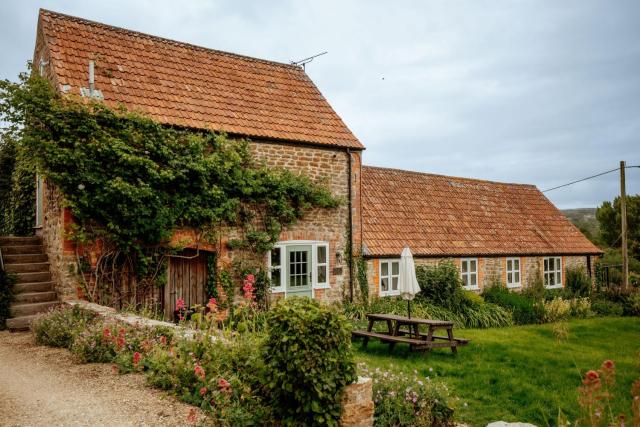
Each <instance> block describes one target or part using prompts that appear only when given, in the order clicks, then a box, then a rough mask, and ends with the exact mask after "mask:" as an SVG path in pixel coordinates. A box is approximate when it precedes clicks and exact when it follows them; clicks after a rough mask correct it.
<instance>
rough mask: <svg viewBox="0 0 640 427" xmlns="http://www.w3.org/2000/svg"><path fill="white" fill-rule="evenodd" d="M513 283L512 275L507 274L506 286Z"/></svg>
mask: <svg viewBox="0 0 640 427" xmlns="http://www.w3.org/2000/svg"><path fill="white" fill-rule="evenodd" d="M509 283H513V275H512V274H511V273H507V284H509Z"/></svg>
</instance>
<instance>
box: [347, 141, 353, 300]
mask: <svg viewBox="0 0 640 427" xmlns="http://www.w3.org/2000/svg"><path fill="white" fill-rule="evenodd" d="M347 169H348V171H347V172H348V174H349V177H348V186H349V190H348V194H349V196H348V197H349V242H348V245H349V259H348V260H347V265H348V266H349V301H350V302H353V200H352V199H353V192H352V191H351V186H352V178H351V169H352V167H351V149H350V148H347Z"/></svg>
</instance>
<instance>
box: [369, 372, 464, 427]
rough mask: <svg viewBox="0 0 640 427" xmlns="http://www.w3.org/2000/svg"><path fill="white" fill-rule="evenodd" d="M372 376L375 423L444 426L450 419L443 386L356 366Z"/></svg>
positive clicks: (415, 377) (376, 424) (424, 380)
mask: <svg viewBox="0 0 640 427" xmlns="http://www.w3.org/2000/svg"><path fill="white" fill-rule="evenodd" d="M359 369H360V371H361V372H362V375H363V376H366V377H369V378H371V379H372V380H373V401H374V404H375V406H374V411H375V413H374V425H375V426H416V427H420V426H424V427H431V426H447V425H451V424H452V421H453V409H452V408H451V407H450V406H449V404H448V399H449V395H448V393H447V390H446V388H445V387H442V386H440V385H439V384H437V383H436V382H434V381H431V380H430V379H427V378H419V377H418V376H417V375H413V376H410V375H407V374H404V373H396V372H390V371H381V370H380V369H376V370H369V369H368V368H367V366H366V365H365V364H361V365H360V366H359Z"/></svg>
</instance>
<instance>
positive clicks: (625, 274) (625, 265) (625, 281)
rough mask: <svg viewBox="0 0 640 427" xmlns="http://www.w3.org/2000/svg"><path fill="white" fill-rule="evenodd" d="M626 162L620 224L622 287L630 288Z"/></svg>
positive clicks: (621, 185)
mask: <svg viewBox="0 0 640 427" xmlns="http://www.w3.org/2000/svg"><path fill="white" fill-rule="evenodd" d="M625 167H626V164H625V162H624V160H621V161H620V219H621V220H620V222H621V224H622V287H623V288H624V289H628V287H629V254H628V253H627V190H626V185H625V177H624V169H625Z"/></svg>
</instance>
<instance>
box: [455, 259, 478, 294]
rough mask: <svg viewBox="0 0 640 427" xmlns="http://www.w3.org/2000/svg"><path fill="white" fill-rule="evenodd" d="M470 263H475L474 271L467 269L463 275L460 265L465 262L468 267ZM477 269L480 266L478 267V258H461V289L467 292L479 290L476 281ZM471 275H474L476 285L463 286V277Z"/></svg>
mask: <svg viewBox="0 0 640 427" xmlns="http://www.w3.org/2000/svg"><path fill="white" fill-rule="evenodd" d="M471 261H475V264H476V269H475V271H470V269H469V267H467V272H466V273H463V272H462V265H463V264H464V263H465V262H467V263H469V266H470V265H471ZM479 267H480V265H479V263H478V258H462V259H461V260H460V279H461V280H462V283H463V285H462V287H463V288H464V289H466V290H468V291H476V290H478V289H480V286H479V285H478V281H479V278H478V270H479ZM472 274H475V275H476V284H475V285H468V286H465V285H464V277H465V276H469V277H470V276H471V275H472Z"/></svg>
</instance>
